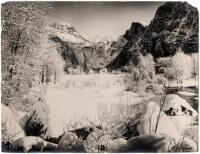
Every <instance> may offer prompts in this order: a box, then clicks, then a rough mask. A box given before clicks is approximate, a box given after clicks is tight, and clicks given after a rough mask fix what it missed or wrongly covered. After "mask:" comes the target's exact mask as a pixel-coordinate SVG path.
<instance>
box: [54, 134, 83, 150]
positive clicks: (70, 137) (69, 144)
mask: <svg viewBox="0 0 200 154" xmlns="http://www.w3.org/2000/svg"><path fill="white" fill-rule="evenodd" d="M57 151H60V152H84V146H83V142H82V141H81V139H79V138H78V136H77V135H76V134H74V133H71V132H66V133H65V134H64V135H63V137H62V138H61V140H60V142H59V143H58V147H57Z"/></svg>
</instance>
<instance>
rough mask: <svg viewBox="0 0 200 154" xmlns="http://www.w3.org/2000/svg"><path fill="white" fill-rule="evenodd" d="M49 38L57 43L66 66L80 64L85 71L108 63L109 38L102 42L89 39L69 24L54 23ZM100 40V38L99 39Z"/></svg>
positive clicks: (74, 66) (50, 27) (49, 29)
mask: <svg viewBox="0 0 200 154" xmlns="http://www.w3.org/2000/svg"><path fill="white" fill-rule="evenodd" d="M48 33H49V40H50V42H51V43H53V44H55V43H56V44H57V50H58V51H59V52H60V53H61V55H62V57H63V59H64V60H65V62H66V65H65V68H69V67H73V68H76V67H77V66H80V67H81V68H82V69H83V70H84V69H85V70H84V71H88V69H93V68H102V67H104V66H105V65H107V63H108V62H107V54H106V52H105V51H106V49H105V48H109V46H110V43H111V42H112V41H109V39H108V38H104V39H101V42H98V40H97V39H96V41H97V42H92V41H88V40H87V39H85V38H84V37H82V36H81V35H80V34H79V33H78V32H77V31H76V29H75V28H74V27H73V26H71V25H69V24H58V23H53V24H50V25H49V28H48ZM99 41H100V39H99Z"/></svg>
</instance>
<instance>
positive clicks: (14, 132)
mask: <svg viewBox="0 0 200 154" xmlns="http://www.w3.org/2000/svg"><path fill="white" fill-rule="evenodd" d="M1 135H2V136H1V141H2V142H4V143H6V142H10V143H12V141H14V140H16V139H19V138H21V137H24V136H25V133H24V131H23V130H22V128H21V127H20V125H19V124H18V122H17V119H15V116H14V115H13V113H12V111H11V110H10V109H9V108H8V107H7V106H5V105H3V104H1Z"/></svg>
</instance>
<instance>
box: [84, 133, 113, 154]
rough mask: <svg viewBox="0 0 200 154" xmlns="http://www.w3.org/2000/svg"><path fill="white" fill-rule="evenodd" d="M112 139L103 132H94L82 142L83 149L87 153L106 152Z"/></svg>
mask: <svg viewBox="0 0 200 154" xmlns="http://www.w3.org/2000/svg"><path fill="white" fill-rule="evenodd" d="M111 141H112V137H111V136H110V135H109V134H106V133H105V132H104V131H103V130H99V129H97V130H95V131H94V132H92V133H91V134H90V135H88V137H87V138H86V140H85V141H84V147H85V150H86V151H87V152H106V151H107V150H108V145H109V142H111Z"/></svg>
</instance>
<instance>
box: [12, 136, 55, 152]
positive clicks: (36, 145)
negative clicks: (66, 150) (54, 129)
mask: <svg viewBox="0 0 200 154" xmlns="http://www.w3.org/2000/svg"><path fill="white" fill-rule="evenodd" d="M56 148H57V144H53V143H50V142H47V141H45V140H43V139H41V138H39V137H35V136H27V137H23V138H19V139H17V140H15V141H14V142H13V143H12V145H11V150H12V151H14V152H30V151H32V152H34V151H41V152H42V151H53V150H55V149H56Z"/></svg>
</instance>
